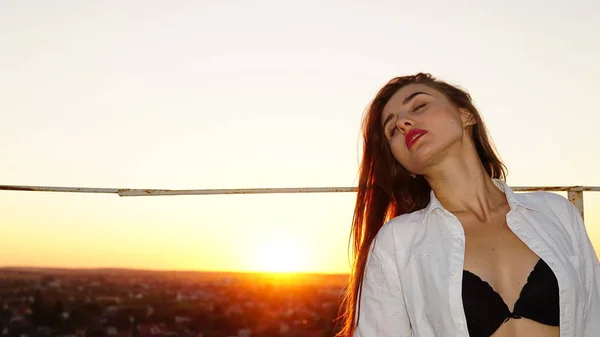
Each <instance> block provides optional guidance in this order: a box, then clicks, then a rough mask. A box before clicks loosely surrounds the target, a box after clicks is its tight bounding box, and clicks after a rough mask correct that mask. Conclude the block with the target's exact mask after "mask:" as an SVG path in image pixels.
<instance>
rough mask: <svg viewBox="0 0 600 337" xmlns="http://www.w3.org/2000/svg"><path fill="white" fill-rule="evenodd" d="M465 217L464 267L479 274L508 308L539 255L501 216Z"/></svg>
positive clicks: (510, 306) (516, 297)
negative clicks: (488, 219)
mask: <svg viewBox="0 0 600 337" xmlns="http://www.w3.org/2000/svg"><path fill="white" fill-rule="evenodd" d="M463 221H465V225H464V233H465V252H464V269H465V270H468V271H469V272H471V273H473V274H475V275H477V276H479V277H480V278H481V279H482V280H483V281H485V282H487V283H489V284H490V286H491V287H492V288H493V289H494V290H495V291H496V292H497V293H498V294H499V295H500V296H501V297H502V298H503V300H504V301H505V303H506V304H507V305H508V306H509V308H512V304H513V303H514V302H515V301H516V300H517V299H518V298H519V295H520V292H521V290H522V288H523V286H524V285H525V283H526V282H527V278H528V277H529V275H530V273H531V271H532V270H533V268H534V266H535V265H536V263H537V262H538V261H539V259H540V257H539V256H537V255H536V254H535V253H534V252H533V251H532V250H531V249H530V248H529V247H528V246H527V244H525V243H524V242H523V241H522V240H521V239H520V238H519V237H518V236H517V235H516V234H515V233H513V231H512V230H511V229H510V227H509V226H508V225H507V223H506V221H505V220H504V218H498V219H496V220H495V221H494V222H490V223H485V224H476V223H473V220H470V221H469V220H463Z"/></svg>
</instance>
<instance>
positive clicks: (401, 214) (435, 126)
mask: <svg viewBox="0 0 600 337" xmlns="http://www.w3.org/2000/svg"><path fill="white" fill-rule="evenodd" d="M363 133H364V149H363V151H364V152H363V158H362V163H361V167H360V178H359V186H358V195H357V201H356V208H355V212H354V218H353V227H352V240H353V248H354V249H353V250H354V258H355V259H354V270H353V273H352V278H351V282H350V286H349V289H348V293H347V296H346V298H345V304H344V305H345V309H346V310H345V316H344V319H345V321H346V322H345V326H344V329H343V331H342V332H341V333H340V336H355V337H386V336H397V337H401V336H419V337H430V336H436V337H437V336H452V337H456V336H471V337H489V336H494V337H504V336H514V337H525V336H526V337H542V336H543V337H553V336H561V337H575V336H577V337H592V336H594V337H597V336H600V263H599V262H598V258H597V256H596V254H595V252H594V249H593V247H592V245H591V243H590V240H589V238H588V236H587V233H586V230H585V227H584V224H583V221H582V218H581V216H580V215H579V213H578V211H577V209H576V208H575V207H574V206H573V205H572V204H571V203H570V202H569V201H568V200H566V199H565V198H564V197H562V196H560V195H557V194H554V193H549V192H533V193H520V194H516V193H514V192H513V191H512V190H511V189H510V188H509V187H508V186H507V185H506V183H505V182H504V180H505V167H504V165H503V164H502V162H501V161H500V160H499V158H498V156H497V155H496V153H495V150H494V148H493V146H492V144H491V142H490V140H489V138H488V136H487V133H486V128H485V125H484V123H483V120H482V119H481V116H480V115H479V112H478V111H477V109H476V108H475V107H474V105H473V103H472V101H471V97H470V96H469V94H468V93H466V92H464V91H462V90H460V89H458V88H456V87H454V86H451V85H449V84H447V83H445V82H442V81H439V80H436V79H435V78H433V77H432V76H431V75H429V74H422V73H420V74H417V75H414V76H405V77H398V78H394V79H392V80H391V81H390V82H389V83H387V84H386V85H385V86H384V87H383V88H382V89H381V90H380V91H379V93H378V94H377V96H376V97H375V99H374V100H373V102H372V104H371V106H370V107H369V109H368V111H367V113H366V116H365V118H364V121H363ZM523 137H527V135H523Z"/></svg>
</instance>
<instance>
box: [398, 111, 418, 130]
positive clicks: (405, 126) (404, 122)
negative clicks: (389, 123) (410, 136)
mask: <svg viewBox="0 0 600 337" xmlns="http://www.w3.org/2000/svg"><path fill="white" fill-rule="evenodd" d="M414 125H415V122H414V121H413V120H412V119H410V118H409V117H407V116H406V115H404V116H400V117H399V118H398V119H397V120H396V127H397V128H398V130H400V131H401V132H402V133H403V134H406V133H407V132H408V130H410V128H412V127H413V126H414Z"/></svg>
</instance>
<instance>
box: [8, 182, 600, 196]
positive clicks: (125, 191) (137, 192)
mask: <svg viewBox="0 0 600 337" xmlns="http://www.w3.org/2000/svg"><path fill="white" fill-rule="evenodd" d="M356 189H357V188H356V187H283V188H232V189H194V190H166V189H132V188H95V187H54V186H22V185H0V190H5V191H29V192H69V193H112V194H118V195H119V196H122V197H132V196H158V195H216V194H276V193H336V192H356ZM512 189H513V190H514V191H521V192H524V191H555V192H560V191H563V192H588V191H596V192H598V191H600V186H516V187H512Z"/></svg>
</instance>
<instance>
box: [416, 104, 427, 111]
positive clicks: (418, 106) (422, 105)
mask: <svg viewBox="0 0 600 337" xmlns="http://www.w3.org/2000/svg"><path fill="white" fill-rule="evenodd" d="M426 105H427V103H422V104H418V105H417V106H415V108H414V109H413V112H415V111H417V110H419V109H421V108H423V107H424V106H426Z"/></svg>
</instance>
